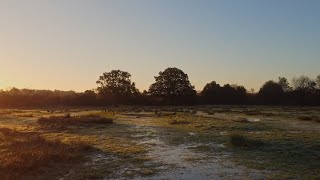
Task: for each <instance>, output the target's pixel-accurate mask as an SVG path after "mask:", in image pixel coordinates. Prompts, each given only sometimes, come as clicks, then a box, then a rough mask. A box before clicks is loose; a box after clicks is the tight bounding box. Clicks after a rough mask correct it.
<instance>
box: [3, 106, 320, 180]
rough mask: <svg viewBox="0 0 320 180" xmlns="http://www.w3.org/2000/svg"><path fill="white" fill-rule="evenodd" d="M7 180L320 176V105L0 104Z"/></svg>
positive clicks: (293, 177) (286, 177) (4, 177)
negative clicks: (14, 106) (24, 107)
mask: <svg viewBox="0 0 320 180" xmlns="http://www.w3.org/2000/svg"><path fill="white" fill-rule="evenodd" d="M0 139H1V141H0V151H1V153H0V177H2V178H1V179H21V178H22V179H34V178H36V179H109V178H114V179H127V178H130V179H213V178H217V179H219V178H223V179H231V178H232V179H234V178H236V179H252V178H253V179H261V178H262V179H317V178H319V177H320V108H319V107H271V106H270V107H268V106H194V107H138V106H137V107H134V106H123V107H121V106H120V107H109V108H78V109H77V108H74V109H66V108H55V109H29V110H21V109H1V110H0Z"/></svg>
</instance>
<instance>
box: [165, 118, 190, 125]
mask: <svg viewBox="0 0 320 180" xmlns="http://www.w3.org/2000/svg"><path fill="white" fill-rule="evenodd" d="M169 124H172V125H175V124H177V125H179V124H180V125H185V124H190V122H189V121H183V120H175V119H174V120H170V121H169Z"/></svg>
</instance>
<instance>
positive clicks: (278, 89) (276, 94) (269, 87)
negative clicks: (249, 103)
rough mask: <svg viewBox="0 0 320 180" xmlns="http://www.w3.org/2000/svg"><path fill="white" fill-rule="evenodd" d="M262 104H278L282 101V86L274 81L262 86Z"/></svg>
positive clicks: (260, 91) (260, 94)
mask: <svg viewBox="0 0 320 180" xmlns="http://www.w3.org/2000/svg"><path fill="white" fill-rule="evenodd" d="M258 95H259V97H260V99H261V100H262V103H268V104H270V103H271V104H278V103H280V102H281V101H282V98H283V96H284V91H283V89H282V86H281V85H279V84H278V83H276V82H274V81H267V82H266V83H264V84H263V85H262V87H261V88H260V90H259V93H258Z"/></svg>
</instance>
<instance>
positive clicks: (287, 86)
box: [278, 77, 292, 92]
mask: <svg viewBox="0 0 320 180" xmlns="http://www.w3.org/2000/svg"><path fill="white" fill-rule="evenodd" d="M278 84H279V85H280V86H281V87H282V89H283V91H284V92H288V91H291V90H292V87H291V86H290V84H289V82H288V80H287V78H285V77H279V78H278Z"/></svg>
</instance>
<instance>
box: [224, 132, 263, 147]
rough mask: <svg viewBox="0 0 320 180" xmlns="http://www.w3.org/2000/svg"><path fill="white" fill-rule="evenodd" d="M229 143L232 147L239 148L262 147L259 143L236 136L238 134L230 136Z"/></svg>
mask: <svg viewBox="0 0 320 180" xmlns="http://www.w3.org/2000/svg"><path fill="white" fill-rule="evenodd" d="M230 143H231V145H232V146H233V147H241V148H247V147H257V146H260V145H262V142H261V141H257V140H252V139H248V138H246V137H244V136H243V135H238V134H235V135H231V137H230Z"/></svg>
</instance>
